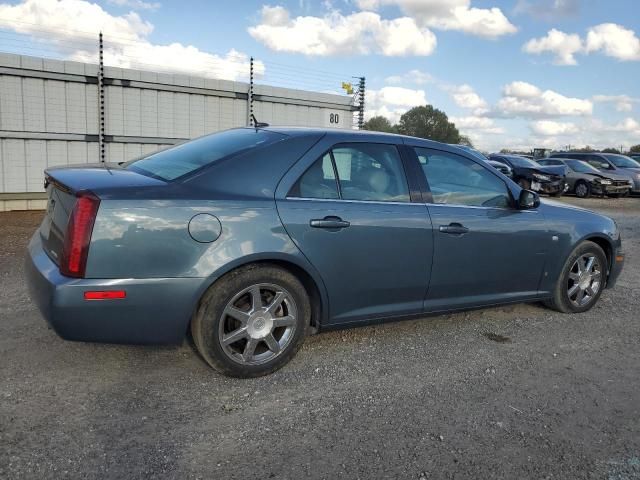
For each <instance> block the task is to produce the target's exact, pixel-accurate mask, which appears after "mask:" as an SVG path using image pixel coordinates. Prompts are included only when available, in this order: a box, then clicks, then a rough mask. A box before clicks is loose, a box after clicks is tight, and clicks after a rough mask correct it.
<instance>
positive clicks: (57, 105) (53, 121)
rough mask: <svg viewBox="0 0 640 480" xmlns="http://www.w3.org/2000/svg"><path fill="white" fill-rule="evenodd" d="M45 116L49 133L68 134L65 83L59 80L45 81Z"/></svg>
mask: <svg viewBox="0 0 640 480" xmlns="http://www.w3.org/2000/svg"><path fill="white" fill-rule="evenodd" d="M44 96H45V103H44V108H45V112H44V116H45V122H46V128H47V131H48V132H53V133H67V132H68V130H67V114H66V112H65V109H66V106H67V100H66V96H67V94H66V91H65V88H64V82H60V81H58V80H45V81H44Z"/></svg>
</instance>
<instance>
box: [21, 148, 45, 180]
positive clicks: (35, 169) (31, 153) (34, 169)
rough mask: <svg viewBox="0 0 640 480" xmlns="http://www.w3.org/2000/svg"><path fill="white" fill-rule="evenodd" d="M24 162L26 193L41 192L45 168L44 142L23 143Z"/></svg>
mask: <svg viewBox="0 0 640 480" xmlns="http://www.w3.org/2000/svg"><path fill="white" fill-rule="evenodd" d="M25 160H26V168H27V192H43V191H44V175H43V172H44V169H45V168H47V142H46V141H45V140H27V141H25Z"/></svg>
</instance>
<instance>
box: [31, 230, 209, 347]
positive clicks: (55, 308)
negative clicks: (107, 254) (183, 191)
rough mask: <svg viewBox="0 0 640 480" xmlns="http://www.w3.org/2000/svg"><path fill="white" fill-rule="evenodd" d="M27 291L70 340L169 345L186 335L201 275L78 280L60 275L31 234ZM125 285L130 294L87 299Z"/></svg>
mask: <svg viewBox="0 0 640 480" xmlns="http://www.w3.org/2000/svg"><path fill="white" fill-rule="evenodd" d="M25 272H26V276H27V284H28V286H29V294H30V296H31V298H32V300H33V301H34V302H35V303H36V305H37V306H38V308H39V310H40V312H41V313H42V315H43V316H44V318H45V319H46V320H47V322H48V323H49V325H50V326H51V327H52V328H53V330H54V331H55V332H56V333H57V334H58V335H59V336H60V337H62V338H64V339H66V340H78V341H89V342H105V343H131V344H171V343H174V344H175V343H180V342H182V340H183V339H184V336H185V333H186V330H187V327H188V325H189V319H190V318H191V315H192V313H193V311H194V308H195V306H196V304H197V301H198V298H199V295H200V292H201V288H202V285H203V279H202V278H151V279H76V278H69V277H65V276H63V275H61V274H60V271H59V269H58V266H57V265H56V264H55V263H53V262H52V261H51V259H50V258H49V257H48V256H47V254H46V253H45V252H44V250H43V249H42V243H41V241H40V235H39V234H38V233H37V232H36V234H35V235H34V236H33V237H32V239H31V242H30V243H29V246H28V251H27V256H26V258H25ZM114 289H117V290H125V291H126V298H122V299H114V300H85V299H84V292H86V291H94V290H100V291H103V290H114Z"/></svg>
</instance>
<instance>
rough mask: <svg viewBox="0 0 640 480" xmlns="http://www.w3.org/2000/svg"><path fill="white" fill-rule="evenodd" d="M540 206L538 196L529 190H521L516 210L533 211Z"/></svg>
mask: <svg viewBox="0 0 640 480" xmlns="http://www.w3.org/2000/svg"><path fill="white" fill-rule="evenodd" d="M539 206H540V196H539V195H538V194H537V193H536V192H532V191H531V190H522V191H521V192H520V198H519V199H518V208H519V209H520V210H533V209H534V208H538V207H539Z"/></svg>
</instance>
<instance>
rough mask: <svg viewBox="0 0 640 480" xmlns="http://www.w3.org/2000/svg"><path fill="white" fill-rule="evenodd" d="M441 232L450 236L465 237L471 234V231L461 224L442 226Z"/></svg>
mask: <svg viewBox="0 0 640 480" xmlns="http://www.w3.org/2000/svg"><path fill="white" fill-rule="evenodd" d="M439 230H440V231H441V232H442V233H448V234H450V235H464V234H465V233H468V232H469V229H468V228H467V227H465V226H464V225H462V224H460V223H455V222H454V223H450V224H449V225H440V228H439Z"/></svg>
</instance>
